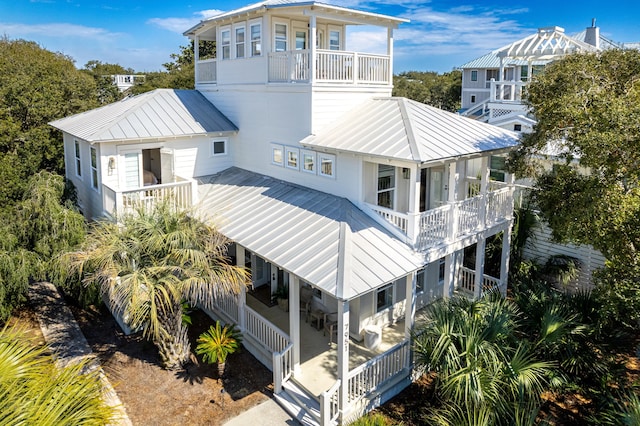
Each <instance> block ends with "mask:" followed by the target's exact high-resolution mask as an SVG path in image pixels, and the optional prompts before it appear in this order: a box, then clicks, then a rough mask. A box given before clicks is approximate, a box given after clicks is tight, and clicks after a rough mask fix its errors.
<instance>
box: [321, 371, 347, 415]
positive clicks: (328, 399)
mask: <svg viewBox="0 0 640 426" xmlns="http://www.w3.org/2000/svg"><path fill="white" fill-rule="evenodd" d="M341 383H342V382H341V381H340V380H337V381H336V382H335V383H334V384H333V386H331V387H330V388H329V389H328V390H326V391H324V392H322V393H321V394H320V424H321V425H328V424H333V422H335V421H337V420H338V416H340V384H341Z"/></svg>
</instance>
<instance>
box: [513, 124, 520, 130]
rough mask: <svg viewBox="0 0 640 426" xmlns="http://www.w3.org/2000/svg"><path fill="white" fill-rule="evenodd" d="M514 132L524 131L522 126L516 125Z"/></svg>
mask: <svg viewBox="0 0 640 426" xmlns="http://www.w3.org/2000/svg"><path fill="white" fill-rule="evenodd" d="M513 130H514V131H516V132H521V131H522V124H514V125H513Z"/></svg>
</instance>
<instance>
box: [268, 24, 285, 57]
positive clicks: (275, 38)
mask: <svg viewBox="0 0 640 426" xmlns="http://www.w3.org/2000/svg"><path fill="white" fill-rule="evenodd" d="M279 25H282V26H284V39H278V32H277V31H276V28H277V27H278V26H279ZM278 42H280V43H284V49H278ZM271 50H272V51H273V52H286V51H287V50H289V23H288V22H286V21H283V20H275V19H274V21H273V49H271Z"/></svg>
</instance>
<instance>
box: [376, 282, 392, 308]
mask: <svg viewBox="0 0 640 426" xmlns="http://www.w3.org/2000/svg"><path fill="white" fill-rule="evenodd" d="M391 305H393V284H391V285H388V286H386V287H383V288H381V289H380V290H378V291H376V312H382V311H384V310H385V309H387V308H390V307H391Z"/></svg>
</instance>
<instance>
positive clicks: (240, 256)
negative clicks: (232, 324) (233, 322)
mask: <svg viewBox="0 0 640 426" xmlns="http://www.w3.org/2000/svg"><path fill="white" fill-rule="evenodd" d="M236 265H238V266H241V267H243V268H244V267H245V264H244V247H242V246H241V245H239V244H237V243H236ZM249 279H251V277H249ZM246 304H247V286H246V285H243V286H241V287H240V295H239V296H238V327H240V331H241V332H243V333H244V330H245V327H246V324H245V322H244V308H245V306H246Z"/></svg>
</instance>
